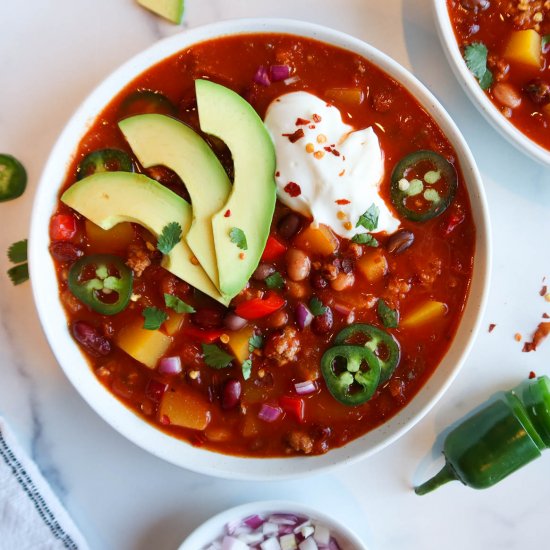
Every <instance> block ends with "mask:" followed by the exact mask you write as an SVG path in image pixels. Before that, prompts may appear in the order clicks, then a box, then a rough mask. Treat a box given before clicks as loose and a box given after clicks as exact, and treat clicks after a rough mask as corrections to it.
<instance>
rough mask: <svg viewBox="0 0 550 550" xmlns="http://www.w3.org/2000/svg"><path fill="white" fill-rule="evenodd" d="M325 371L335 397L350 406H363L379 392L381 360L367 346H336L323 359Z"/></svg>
mask: <svg viewBox="0 0 550 550" xmlns="http://www.w3.org/2000/svg"><path fill="white" fill-rule="evenodd" d="M321 372H322V373H323V378H324V379H325V382H326V384H327V388H328V390H329V391H330V393H331V394H332V397H334V399H336V400H337V401H339V402H340V403H343V404H344V405H348V406H355V405H361V404H362V403H365V402H366V401H368V400H369V399H370V398H371V397H372V396H373V394H374V392H375V391H376V388H377V387H378V383H379V381H380V362H379V361H378V359H377V358H376V356H375V355H374V353H372V351H371V350H370V349H369V348H367V347H364V346H334V347H332V348H329V349H328V350H327V351H326V352H325V354H324V355H323V357H322V359H321Z"/></svg>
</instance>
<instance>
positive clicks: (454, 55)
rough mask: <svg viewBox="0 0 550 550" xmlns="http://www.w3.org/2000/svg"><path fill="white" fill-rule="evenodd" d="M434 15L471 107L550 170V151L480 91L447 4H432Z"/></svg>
mask: <svg viewBox="0 0 550 550" xmlns="http://www.w3.org/2000/svg"><path fill="white" fill-rule="evenodd" d="M433 11H434V18H435V23H436V28H437V34H438V35H439V39H440V41H441V45H442V47H443V51H444V52H445V56H446V57H447V61H448V62H449V65H450V66H451V69H452V70H453V72H454V74H455V76H456V79H457V80H458V82H459V83H460V85H461V86H462V88H463V89H464V91H465V92H466V95H467V96H468V97H469V98H470V100H471V101H472V103H473V104H474V105H475V106H476V107H477V109H478V110H479V112H480V113H481V114H482V115H483V116H484V117H485V118H486V119H487V121H488V122H489V123H490V124H491V125H492V126H493V127H494V128H495V129H496V130H497V132H499V133H500V134H501V135H502V136H503V137H504V138H506V139H507V140H508V141H509V142H510V143H511V144H512V145H514V146H515V147H517V148H518V149H519V150H520V151H522V152H523V153H526V154H527V155H529V156H530V157H531V158H534V159H535V160H537V161H539V162H541V163H542V164H545V165H546V166H550V151H548V150H547V149H545V148H544V147H541V146H540V145H539V144H538V143H535V142H534V141H533V140H531V139H529V138H528V137H527V136H526V135H525V134H524V133H523V132H521V131H520V130H518V129H517V128H516V127H515V126H514V125H513V124H512V123H511V122H510V121H509V120H508V119H507V118H506V117H505V116H504V115H503V114H502V113H501V112H500V111H499V109H498V108H497V107H496V106H495V105H494V103H493V102H492V101H491V100H490V99H489V97H487V95H486V94H485V92H484V91H483V90H482V89H481V88H480V87H479V83H478V81H477V80H476V79H475V77H474V75H473V74H472V73H471V72H470V71H469V69H468V67H466V63H465V62H464V58H463V57H462V52H461V51H460V48H459V47H458V43H457V41H456V37H455V33H454V30H453V26H452V24H451V19H450V17H449V12H448V10H447V0H433Z"/></svg>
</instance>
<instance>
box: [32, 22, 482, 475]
mask: <svg viewBox="0 0 550 550" xmlns="http://www.w3.org/2000/svg"><path fill="white" fill-rule="evenodd" d="M247 33H285V34H291V35H296V36H297V37H310V38H313V39H316V40H320V41H323V42H326V43H329V44H333V45H335V46H338V47H341V48H344V49H347V50H350V51H352V52H355V53H357V54H359V55H361V56H363V57H364V58H366V59H367V60H369V61H370V62H372V63H374V64H375V65H377V66H378V67H380V68H381V69H382V70H383V71H385V72H386V73H387V74H388V75H389V76H390V77H392V78H393V79H395V80H396V81H398V82H400V83H401V84H402V85H403V86H404V87H405V88H407V89H408V90H409V91H410V92H411V93H412V94H413V95H414V96H415V97H416V99H417V100H418V101H419V102H420V104H421V105H422V106H423V107H424V109H425V110H426V111H427V112H429V113H430V114H431V115H432V117H433V118H434V120H435V122H436V123H437V124H438V125H439V126H440V128H441V129H442V131H443V132H444V134H445V135H446V136H447V138H448V139H449V141H450V142H451V144H452V145H453V147H454V149H455V151H456V153H457V158H458V162H459V163H460V166H461V168H462V173H463V175H464V180H465V182H466V186H467V188H468V193H469V196H470V201H471V205H472V214H473V219H474V223H475V225H476V244H475V258H474V269H473V276H472V283H471V287H470V296H469V298H468V301H467V304H466V307H465V310H464V313H463V317H462V321H461V323H460V326H459V328H458V330H457V332H456V335H455V337H454V339H453V342H452V344H451V346H450V348H449V350H448V352H447V354H446V355H445V357H444V358H443V360H442V362H441V363H440V365H439V366H438V367H437V369H436V370H435V372H434V373H433V375H432V376H431V377H430V379H429V380H428V381H427V383H426V384H425V385H424V386H423V387H422V389H421V390H420V391H419V392H418V394H417V395H416V396H415V397H414V399H413V400H412V402H411V403H409V404H408V405H407V406H406V407H405V408H404V409H403V410H401V411H400V412H399V413H398V414H396V415H395V416H394V417H392V418H391V419H390V420H389V421H388V422H386V423H385V424H383V425H381V426H379V427H378V428H376V429H375V430H372V431H371V432H369V433H367V434H365V435H364V436H362V437H360V438H358V439H356V440H355V441H352V442H350V443H349V444H347V445H345V446H344V447H340V448H337V449H333V450H331V451H330V452H328V453H326V454H324V455H319V456H308V457H302V456H294V457H289V458H242V457H237V456H228V455H223V454H219V453H213V452H210V451H207V450H205V449H201V448H199V447H194V446H192V445H189V444H187V443H185V442H183V441H180V440H178V439H176V438H174V437H171V436H169V435H167V434H165V433H163V432H161V431H160V430H157V429H156V428H155V427H153V426H152V425H150V424H148V423H147V422H145V421H144V420H142V419H141V418H139V417H138V416H137V415H136V414H134V413H133V412H132V411H131V410H129V409H128V408H126V407H125V406H124V405H123V404H122V403H121V402H120V401H118V400H117V399H116V398H115V397H114V396H112V395H111V394H110V393H109V392H108V391H106V390H105V388H104V387H103V385H102V384H101V383H100V382H99V381H98V379H97V378H96V376H95V374H94V373H93V372H92V369H91V368H90V367H89V365H88V363H87V362H86V359H85V358H84V356H83V354H82V353H81V351H80V349H79V347H78V346H77V345H76V343H75V342H74V340H73V339H72V338H71V336H70V334H69V330H68V329H67V318H66V315H65V312H64V310H63V308H62V306H61V303H60V300H59V290H58V285H57V278H56V275H55V268H54V263H53V260H52V258H51V256H50V254H49V251H48V246H49V237H48V226H49V220H50V217H51V215H52V213H53V211H54V209H55V207H56V205H57V197H58V191H59V188H58V186H59V185H60V182H62V181H63V180H64V178H65V175H66V172H67V169H68V165H69V163H70V160H71V157H72V156H73V155H74V153H75V150H76V148H77V145H78V143H79V141H80V140H81V138H82V136H83V135H84V134H85V132H86V131H87V129H88V128H89V126H90V124H91V123H92V122H93V120H94V119H95V118H96V116H97V115H98V114H99V113H100V112H101V111H102V109H103V108H104V107H105V106H106V105H107V104H108V103H109V102H110V101H111V99H112V98H113V97H114V96H115V95H116V94H117V93H119V92H120V91H121V90H122V89H123V88H124V87H125V85H126V84H127V83H128V82H129V81H131V80H133V79H134V78H135V77H136V76H138V75H139V74H141V73H142V72H143V71H145V70H146V69H147V68H148V67H150V66H152V65H154V64H156V63H158V62H159V61H160V60H162V59H164V58H166V57H169V56H170V55H172V54H174V53H175V52H177V51H180V50H182V49H185V48H187V47H189V46H191V45H193V44H196V43H198V42H202V41H204V40H208V39H212V38H216V37H220V36H226V35H235V34H247ZM490 242H491V241H490V227H489V217H488V209H487V203H486V199H485V193H484V190H483V185H482V182H481V178H480V175H479V172H478V170H477V167H476V164H475V161H474V159H473V156H472V154H471V152H470V150H469V149H468V146H467V145H466V142H465V141H464V138H463V137H462V135H461V134H460V132H459V130H458V128H457V127H456V125H455V124H454V122H453V121H452V120H451V118H450V117H449V115H448V114H447V113H446V112H445V110H444V109H443V107H442V106H441V104H440V103H439V102H438V101H437V99H436V98H435V97H434V96H433V95H432V94H431V93H430V92H429V91H428V90H427V89H426V88H425V87H424V86H423V85H422V84H421V83H420V82H419V81H418V80H417V79H416V78H415V77H414V76H413V75H411V73H409V72H408V71H407V70H405V69H404V68H403V67H401V65H399V64H398V63H396V62H395V61H394V60H393V59H391V58H389V57H388V56H386V55H385V54H383V53H381V52H380V51H378V50H376V49H375V48H373V47H372V46H369V45H368V44H366V43H365V42H362V41H361V40H358V39H357V38H353V37H351V36H349V35H347V34H344V33H342V32H338V31H335V30H331V29H328V28H326V27H321V26H319V25H314V24H311V23H306V22H302V21H293V20H281V19H264V20H258V19H245V20H236V21H224V22H221V23H216V24H213V25H208V26H204V27H200V28H196V29H193V30H190V31H187V32H184V33H181V34H178V35H175V36H173V37H170V38H168V39H165V40H163V41H161V42H158V43H157V44H155V45H153V46H152V47H150V48H149V49H147V50H145V51H144V52H142V53H140V54H138V55H137V56H136V57H134V58H133V59H131V60H130V61H128V62H127V63H126V64H124V65H123V66H122V67H120V68H119V69H118V70H116V71H115V72H114V73H113V74H112V75H111V76H109V77H108V78H107V79H106V80H105V81H104V82H103V83H102V84H100V86H99V87H98V88H96V90H95V91H93V92H92V94H91V95H90V96H89V97H88V98H87V99H86V100H85V101H84V102H83V103H82V105H81V106H80V108H79V109H78V110H77V112H76V113H75V114H74V115H73V117H72V118H71V120H70V121H69V123H68V124H67V126H66V127H65V129H64V131H63V132H62V134H61V136H60V137H59V139H58V141H57V143H56V144H55V147H54V148H53V151H52V153H51V155H50V157H49V160H48V162H47V164H46V167H45V169H44V172H43V174H42V178H41V180H40V182H39V186H38V190H37V193H36V198H35V202H34V208H33V212H32V221H31V231H30V247H29V248H30V254H29V259H30V271H31V281H32V287H33V293H34V300H35V303H36V307H37V310H38V314H39V317H40V320H41V322H42V326H43V328H44V332H45V333H46V336H47V339H48V341H49V343H50V346H51V348H52V350H53V352H54V354H55V356H56V358H57V360H58V361H59V364H60V365H61V367H62V368H63V370H64V371H65V374H66V375H67V377H68V378H69V380H70V381H71V383H72V384H73V385H74V387H75V388H76V389H77V390H78V392H79V393H80V394H81V396H82V397H83V398H84V399H85V400H86V401H87V402H88V404H89V405H90V406H91V407H92V408H93V409H94V410H95V411H96V412H97V413H98V414H99V415H100V416H101V417H102V418H103V419H104V420H105V421H106V422H107V423H108V424H110V425H111V426H112V427H113V428H115V429H116V430H118V431H119V432H120V433H121V434H122V435H124V436H125V437H127V438H128V439H129V440H131V441H133V442H134V443H135V444H136V445H139V446H140V447H142V448H143V449H145V450H147V451H149V452H150V453H152V454H154V455H156V456H158V457H160V458H163V459H165V460H167V461H169V462H172V463H173V464H176V465H178V466H182V467H185V468H188V469H190V470H194V471H196V472H200V473H204V474H209V475H214V476H219V477H226V478H231V479H251V480H252V479H256V480H267V479H270V480H273V479H283V478H297V477H301V476H306V475H310V474H312V473H319V472H321V471H327V470H330V469H333V468H334V467H336V466H343V465H345V464H351V463H352V462H355V461H357V460H360V459H362V458H365V457H367V456H370V455H372V454H374V453H375V452H377V451H379V450H380V449H382V448H383V447H385V446H386V445H388V444H389V443H391V442H392V441H395V440H396V439H397V438H399V437H400V436H401V435H403V434H404V433H405V432H406V431H407V430H409V429H410V428H411V427H412V426H414V424H416V422H418V421H419V420H420V419H421V418H422V417H423V416H424V415H425V414H426V413H427V412H428V411H429V410H430V409H431V407H432V406H433V405H434V404H435V403H436V402H437V401H438V399H439V398H440V397H441V396H442V395H443V393H444V392H445V390H446V389H447V388H448V387H449V385H450V384H451V382H452V381H453V379H454V378H455V376H456V375H457V373H458V371H459V369H460V367H461V366H462V364H463V362H464V360H465V359H466V356H467V355H468V353H469V351H470V348H471V346H472V344H473V341H474V337H475V334H476V333H477V331H478V329H479V325H480V322H481V319H482V315H483V311H484V309H485V304H486V301H487V294H488V289H489V273H490V263H491V262H490V258H491V254H490Z"/></svg>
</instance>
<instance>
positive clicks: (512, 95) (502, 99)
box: [493, 82, 521, 109]
mask: <svg viewBox="0 0 550 550" xmlns="http://www.w3.org/2000/svg"><path fill="white" fill-rule="evenodd" d="M493 95H494V96H495V99H496V100H497V101H498V102H499V103H501V104H502V105H504V106H505V107H510V109H515V108H516V107H519V105H520V103H521V96H520V95H519V92H518V91H517V90H516V89H515V88H514V87H513V86H512V85H511V84H508V83H506V82H499V83H498V84H497V85H496V86H494V87H493Z"/></svg>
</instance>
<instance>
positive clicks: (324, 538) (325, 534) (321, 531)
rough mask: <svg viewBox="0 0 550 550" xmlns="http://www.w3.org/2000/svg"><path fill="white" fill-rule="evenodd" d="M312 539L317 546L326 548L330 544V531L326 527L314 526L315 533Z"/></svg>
mask: <svg viewBox="0 0 550 550" xmlns="http://www.w3.org/2000/svg"><path fill="white" fill-rule="evenodd" d="M313 538H314V539H315V542H316V543H317V544H321V545H323V544H324V545H325V546H328V545H329V543H330V531H329V530H328V527H326V525H320V524H318V523H316V524H315V533H313Z"/></svg>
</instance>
